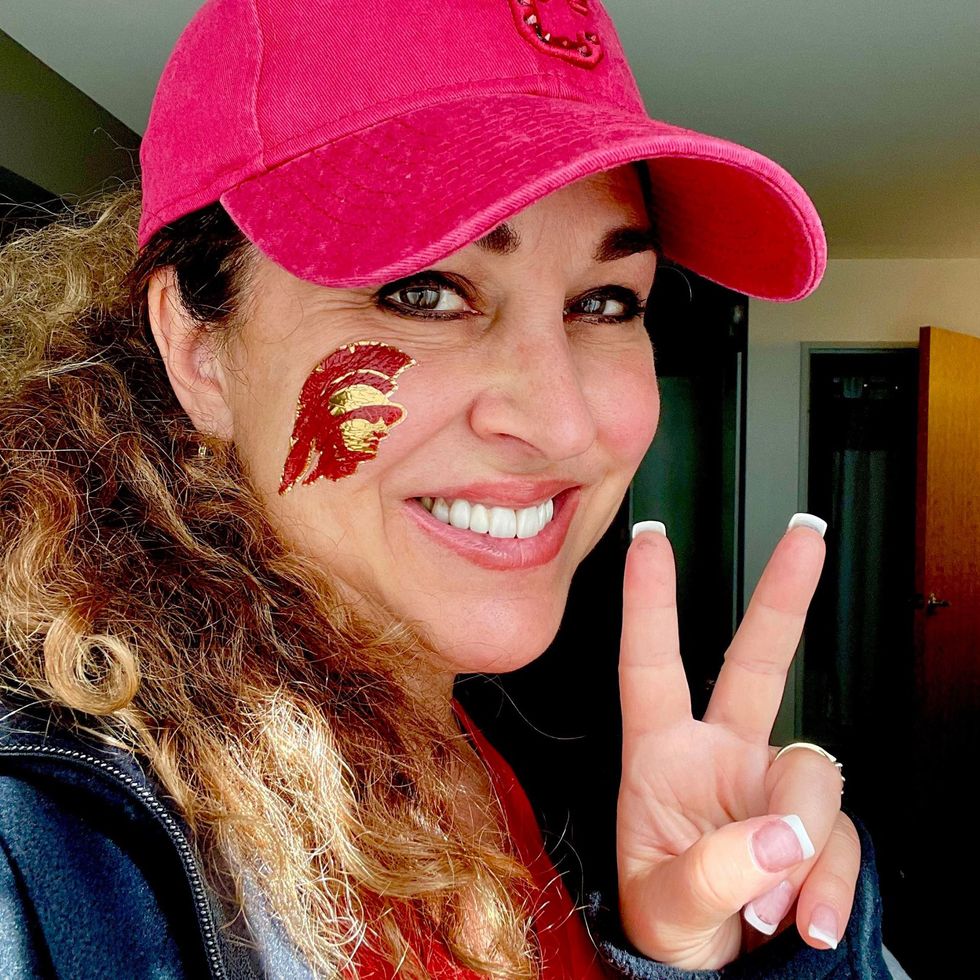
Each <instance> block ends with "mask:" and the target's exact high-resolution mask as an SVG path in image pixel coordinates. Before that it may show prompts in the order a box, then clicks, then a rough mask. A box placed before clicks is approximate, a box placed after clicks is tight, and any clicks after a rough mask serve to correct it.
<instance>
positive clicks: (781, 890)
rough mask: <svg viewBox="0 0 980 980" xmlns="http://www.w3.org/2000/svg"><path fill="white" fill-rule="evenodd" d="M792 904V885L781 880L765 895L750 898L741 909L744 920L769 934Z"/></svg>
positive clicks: (754, 927)
mask: <svg viewBox="0 0 980 980" xmlns="http://www.w3.org/2000/svg"><path fill="white" fill-rule="evenodd" d="M792 904H793V886H792V885H791V884H790V883H789V882H788V881H781V882H780V883H779V884H778V885H776V887H775V888H773V889H772V890H771V891H767V892H766V893H765V895H760V896H759V897H758V898H754V899H752V901H751V902H749V904H748V905H746V906H745V908H744V909H742V915H744V916H745V921H746V922H747V923H748V924H749V925H750V926H752V928H753V929H758V930H759V932H761V933H764V934H765V935H767V936H771V935H772V934H773V933H774V932H775V931H776V926H778V925H779V923H780V922H782V921H783V916H785V915H786V913H787V912H788V911H789V907H790V906H791V905H792Z"/></svg>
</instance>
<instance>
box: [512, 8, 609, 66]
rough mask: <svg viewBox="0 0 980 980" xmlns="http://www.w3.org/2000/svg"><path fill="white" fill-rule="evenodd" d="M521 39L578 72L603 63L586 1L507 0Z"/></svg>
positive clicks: (600, 45)
mask: <svg viewBox="0 0 980 980" xmlns="http://www.w3.org/2000/svg"><path fill="white" fill-rule="evenodd" d="M510 7H511V10H512V11H513V13H514V21H515V23H516V24H517V30H518V32H519V33H520V35H521V37H523V38H524V40H525V41H527V42H528V43H529V44H531V45H533V46H534V47H535V48H537V49H538V50H539V51H543V52H544V53H545V54H550V55H554V56H555V57H556V58H561V59H562V60H564V61H568V62H571V64H573V65H578V66H579V68H595V66H596V65H597V64H599V62H600V61H601V60H602V41H601V39H600V38H599V32H598V31H597V30H596V26H595V14H594V12H593V10H592V9H591V7H590V3H589V0H510Z"/></svg>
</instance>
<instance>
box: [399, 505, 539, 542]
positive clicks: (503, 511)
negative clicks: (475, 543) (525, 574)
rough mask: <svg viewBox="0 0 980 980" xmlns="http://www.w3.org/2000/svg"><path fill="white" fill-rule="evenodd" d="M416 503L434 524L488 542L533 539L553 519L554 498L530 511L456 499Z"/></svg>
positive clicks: (533, 507) (528, 508) (530, 508)
mask: <svg viewBox="0 0 980 980" xmlns="http://www.w3.org/2000/svg"><path fill="white" fill-rule="evenodd" d="M416 499H417V500H418V501H419V503H421V505H422V506H423V507H424V508H425V509H426V510H427V511H428V512H429V513H430V514H431V515H432V516H433V517H434V518H435V519H436V520H437V521H440V522H442V523H443V524H448V525H449V526H450V527H455V528H458V529H459V530H464V531H472V532H474V533H475V534H485V535H488V536H490V537H492V538H534V537H537V536H538V535H539V534H540V533H541V532H542V531H543V530H544V529H545V527H547V526H548V524H550V523H551V520H552V518H553V517H554V516H555V503H554V498H549V499H548V500H545V501H543V502H542V503H539V504H534V505H532V506H531V507H520V508H517V509H513V508H510V507H491V506H488V505H486V504H481V503H478V502H476V503H474V502H472V501H469V500H464V499H463V498H462V497H457V498H455V499H453V500H446V499H445V498H444V497H435V498H433V497H418V498H416Z"/></svg>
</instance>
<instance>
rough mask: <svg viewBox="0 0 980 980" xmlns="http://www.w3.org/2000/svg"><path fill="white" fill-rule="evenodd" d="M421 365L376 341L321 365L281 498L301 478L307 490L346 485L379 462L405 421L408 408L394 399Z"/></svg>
mask: <svg viewBox="0 0 980 980" xmlns="http://www.w3.org/2000/svg"><path fill="white" fill-rule="evenodd" d="M415 363H416V361H415V360H414V359H413V358H411V357H409V356H408V354H406V353H404V351H400V350H398V349H397V348H395V347H389V346H388V345H387V344H382V343H381V342H380V341H374V340H362V341H359V342H357V343H353V344H346V345H344V346H343V347H341V348H340V349H339V350H335V351H334V352H333V353H332V354H330V355H328V356H327V357H325V358H324V359H323V360H322V361H320V363H319V364H317V366H316V367H315V368H314V369H313V371H312V372H311V373H310V376H309V377H308V378H307V379H306V383H305V384H304V385H303V390H302V391H301V392H300V396H299V404H298V405H297V407H296V422H295V423H294V425H293V433H292V435H291V436H290V439H289V455H288V456H287V457H286V463H285V465H284V466H283V470H282V481H281V482H280V484H279V493H280V494H284V493H286V491H287V490H290V489H292V487H293V486H295V485H296V483H297V481H299V480H300V478H302V482H303V484H304V485H305V484H310V483H313V481H314V480H318V479H319V478H320V477H325V478H326V479H328V480H340V479H342V478H343V477H345V476H350V475H351V474H352V473H354V472H355V471H356V470H357V467H358V466H359V465H360V464H361V463H363V462H364V461H365V460H368V459H373V458H374V457H375V456H376V455H377V452H378V444H379V443H380V442H381V440H382V439H384V437H385V436H386V435H388V433H389V432H390V431H391V429H392V427H393V426H395V425H397V424H398V423H399V422H401V421H402V419H404V418H405V408H404V407H403V406H402V405H398V404H396V403H395V402H391V401H389V400H388V395H390V394H391V393H392V392H393V391H394V390H395V389H396V388H397V387H398V385H397V384H396V383H395V379H396V378H397V377H398V376H399V375H400V374H401V373H402V371H404V370H405V369H406V368H409V367H412V365H414V364H415ZM304 474H305V476H304Z"/></svg>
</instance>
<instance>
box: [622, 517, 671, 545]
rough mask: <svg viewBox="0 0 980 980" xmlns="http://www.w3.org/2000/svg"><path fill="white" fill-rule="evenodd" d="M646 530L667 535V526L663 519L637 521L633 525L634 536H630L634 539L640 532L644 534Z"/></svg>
mask: <svg viewBox="0 0 980 980" xmlns="http://www.w3.org/2000/svg"><path fill="white" fill-rule="evenodd" d="M644 531H653V532H654V533H656V534H662V535H663V536H664V537H667V526H666V525H665V524H663V523H662V522H661V521H637V522H636V524H634V525H633V537H632V538H630V540H631V541H632V540H633V538H635V537H636V536H637V535H638V534H642V533H643V532H644Z"/></svg>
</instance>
